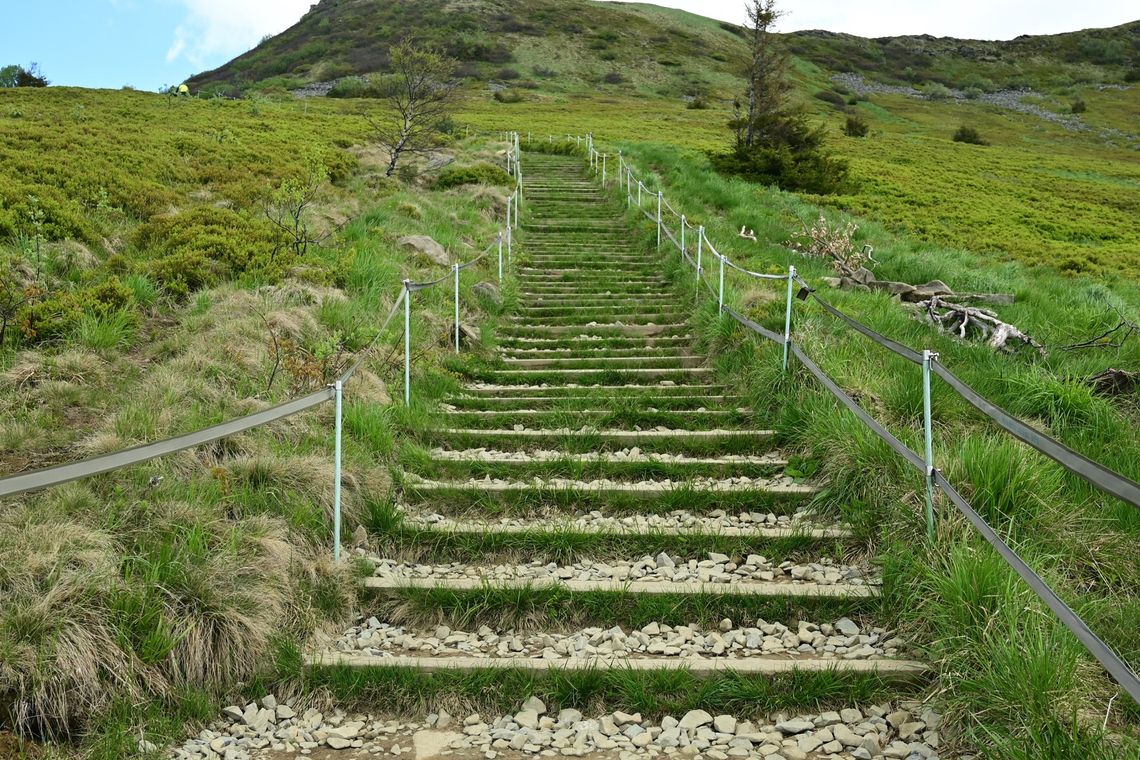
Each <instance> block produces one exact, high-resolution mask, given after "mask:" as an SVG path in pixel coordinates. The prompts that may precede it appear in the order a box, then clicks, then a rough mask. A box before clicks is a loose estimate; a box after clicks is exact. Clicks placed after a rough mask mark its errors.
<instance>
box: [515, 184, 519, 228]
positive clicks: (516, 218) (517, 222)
mask: <svg viewBox="0 0 1140 760" xmlns="http://www.w3.org/2000/svg"><path fill="white" fill-rule="evenodd" d="M514 196H515V217H514V223H515V227H516V228H517V227H518V226H519V191H518V188H517V187H516V188H515V192H514Z"/></svg>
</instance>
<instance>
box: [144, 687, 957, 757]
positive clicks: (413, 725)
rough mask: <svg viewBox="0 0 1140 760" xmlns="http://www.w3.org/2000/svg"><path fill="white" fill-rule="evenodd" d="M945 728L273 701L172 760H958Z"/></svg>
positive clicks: (872, 713) (854, 719)
mask: <svg viewBox="0 0 1140 760" xmlns="http://www.w3.org/2000/svg"><path fill="white" fill-rule="evenodd" d="M942 725H943V721H942V716H941V715H940V714H939V713H938V712H936V711H935V710H933V709H931V708H930V707H927V706H925V705H923V704H921V703H918V702H911V701H903V702H900V703H898V704H889V703H888V704H879V705H868V706H864V707H848V708H845V709H843V710H839V711H832V712H824V713H819V714H804V715H788V714H784V713H775V714H769V715H755V716H747V717H746V716H733V715H713V714H711V713H709V712H706V711H705V710H700V709H697V710H690V711H689V712H687V713H684V714H683V715H678V716H671V715H667V716H664V717H662V718H661V719H660V720H655V719H649V718H644V717H643V716H642V715H641V714H640V713H627V712H622V711H620V710H619V711H616V712H613V713H606V714H602V715H599V716H597V717H586V716H584V715H583V714H582V713H581V712H580V711H579V710H576V709H573V708H566V709H562V710H556V708H555V707H553V706H549V707H548V706H547V705H546V703H545V702H543V700H541V699H538V698H536V697H531V698H529V699H527V700H526V701H525V702H523V703H522V704H521V705H520V709H519V710H518V711H517V712H515V713H513V714H507V715H499V716H490V715H488V716H486V717H484V716H483V715H480V714H479V713H473V714H470V715H467V716H466V717H464V718H459V717H458V716H454V717H453V716H452V715H450V714H449V713H448V712H447V711H445V710H439V711H438V712H434V713H432V714H430V715H428V716H426V718H424V719H422V720H412V721H409V720H394V719H390V718H385V717H382V716H375V715H369V714H346V713H344V712H343V711H341V710H334V711H331V712H329V713H328V714H326V713H323V712H321V711H318V710H315V709H311V708H310V709H306V710H301V709H300V708H299V707H296V708H295V707H294V706H293V705H291V704H290V703H289V702H287V701H280V702H279V701H278V700H277V699H274V698H273V697H272V696H267V697H264V698H263V699H261V700H260V701H259V702H251V703H249V704H247V705H245V706H241V705H230V706H229V707H226V708H225V709H224V710H223V714H222V715H221V716H220V718H219V719H218V720H217V721H215V722H214V723H212V724H211V725H210V726H209V727H208V728H206V729H203V730H202V731H201V732H200V733H199V734H198V735H197V736H195V737H193V738H191V739H189V740H187V741H186V742H184V743H183V744H182V745H180V746H178V747H173V748H171V749H169V750H168V751H167V753H166V756H167V757H170V758H175V759H177V760H215V759H219V758H224V759H225V760H251V759H252V758H269V757H282V756H283V755H286V754H300V755H308V754H311V753H312V752H313V751H315V750H322V751H324V750H350V749H352V750H356V753H357V754H368V755H374V756H384V757H388V756H392V757H400V756H403V755H409V756H412V757H415V756H417V755H418V754H419V753H418V752H417V748H418V747H419V746H421V739H425V740H427V741H423V742H422V743H423V744H425V745H427V744H430V745H432V746H433V748H436V749H437V752H438V756H439V757H448V756H456V757H460V758H471V757H481V758H483V760H496V758H499V759H500V760H515V758H525V757H535V756H540V757H558V756H562V757H582V756H585V755H597V756H601V755H603V754H604V755H605V756H607V757H615V758H617V760H641V758H659V757H661V756H662V755H665V756H667V757H678V756H679V757H680V758H684V759H685V760H688V759H689V758H692V759H693V760H706V759H707V760H729V758H748V757H758V758H766V759H767V760H823V759H824V758H827V759H828V760H869V759H870V758H880V757H882V758H899V759H900V760H940V759H941V758H948V757H949V756H948V755H944V754H940V748H941V746H942V744H943V739H942ZM144 743H145V745H146V748H147V749H148V750H149V749H151V747H152V746H153V745H150V743H149V742H143V741H140V747H141V746H143V745H144ZM476 753H477V754H476ZM959 760H971V759H970V758H969V757H968V756H961V757H960V758H959Z"/></svg>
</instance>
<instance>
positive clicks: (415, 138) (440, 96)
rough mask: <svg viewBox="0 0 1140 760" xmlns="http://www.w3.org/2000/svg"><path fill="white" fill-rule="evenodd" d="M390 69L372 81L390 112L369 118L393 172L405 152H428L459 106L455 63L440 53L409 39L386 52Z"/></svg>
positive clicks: (391, 172) (389, 167) (390, 171)
mask: <svg viewBox="0 0 1140 760" xmlns="http://www.w3.org/2000/svg"><path fill="white" fill-rule="evenodd" d="M389 57H390V59H391V69H392V73H391V74H389V75H387V76H385V77H382V78H380V79H378V80H375V81H374V84H375V85H376V86H377V89H378V91H379V97H380V99H381V100H383V101H386V102H387V104H388V106H389V107H390V109H391V111H392V113H390V114H387V115H386V118H385V119H384V120H383V121H380V122H377V121H372V126H373V129H374V130H375V132H376V138H377V141H378V142H379V143H380V145H381V146H382V147H383V148H384V149H385V150H387V151H388V153H389V155H390V156H391V160H390V161H389V162H388V171H387V172H386V175H387V176H389V177H391V176H392V175H393V174H395V173H396V168H397V166H398V165H399V162H400V158H401V157H402V156H403V155H404V154H405V153H411V154H415V153H422V152H424V151H427V150H430V149H431V148H432V147H434V146H435V145H436V143H437V140H438V138H439V135H440V134H442V128H443V126H444V125H445V124H446V123H447V122H448V121H449V120H450V118H451V116H452V114H453V113H454V111H455V108H456V106H457V105H458V104H459V85H460V82H459V79H457V78H456V70H457V68H458V64H457V63H456V62H455V61H453V60H452V59H450V58H448V57H446V56H444V55H443V54H442V53H440V52H438V51H436V50H434V49H432V48H424V47H417V46H415V45H413V44H412V43H410V42H401V43H399V44H397V45H394V46H393V47H392V49H391V50H390V51H389Z"/></svg>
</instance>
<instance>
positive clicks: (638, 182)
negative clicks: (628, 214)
mask: <svg viewBox="0 0 1140 760" xmlns="http://www.w3.org/2000/svg"><path fill="white" fill-rule="evenodd" d="M642 187H644V185H642V184H641V180H638V181H637V207H638V208H641V188H642Z"/></svg>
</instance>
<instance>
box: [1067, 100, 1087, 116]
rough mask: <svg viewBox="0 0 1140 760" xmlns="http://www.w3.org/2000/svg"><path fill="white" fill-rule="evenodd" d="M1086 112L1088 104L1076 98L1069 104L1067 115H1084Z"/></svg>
mask: <svg viewBox="0 0 1140 760" xmlns="http://www.w3.org/2000/svg"><path fill="white" fill-rule="evenodd" d="M1087 110H1088V104H1087V103H1085V101H1084V100H1082V99H1081V98H1077V99H1076V100H1074V101H1073V102H1072V103H1071V104H1069V113H1084V112H1085V111H1087Z"/></svg>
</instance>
